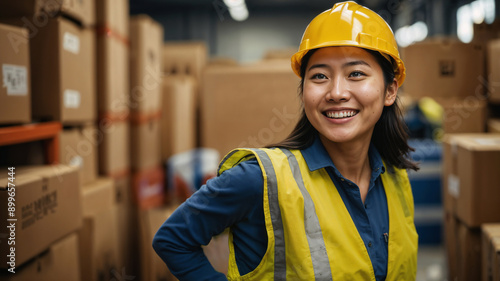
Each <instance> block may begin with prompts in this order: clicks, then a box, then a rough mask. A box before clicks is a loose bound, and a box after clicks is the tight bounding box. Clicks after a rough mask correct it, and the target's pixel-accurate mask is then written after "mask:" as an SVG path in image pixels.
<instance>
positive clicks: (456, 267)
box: [445, 213, 482, 280]
mask: <svg viewBox="0 0 500 281" xmlns="http://www.w3.org/2000/svg"><path fill="white" fill-rule="evenodd" d="M445 239H446V257H447V268H448V270H447V271H448V279H447V280H481V273H482V272H481V270H482V267H481V266H482V264H481V229H480V228H478V227H475V228H469V227H467V226H466V225H465V224H463V223H462V222H461V221H460V220H458V219H457V218H456V217H455V216H454V215H452V214H450V213H446V214H445Z"/></svg>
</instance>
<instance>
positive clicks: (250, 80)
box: [200, 62, 300, 155]
mask: <svg viewBox="0 0 500 281" xmlns="http://www.w3.org/2000/svg"><path fill="white" fill-rule="evenodd" d="M298 85H299V78H298V77H297V76H296V75H295V74H294V73H293V72H292V70H291V68H290V63H289V62H287V63H284V62H281V63H278V62H267V63H265V62H262V63H259V64H258V65H249V66H216V67H208V68H207V69H206V71H205V74H204V78H203V89H202V95H201V97H200V98H201V105H200V110H201V118H200V122H201V136H200V138H201V146H202V147H207V148H215V149H217V150H218V151H219V153H220V154H221V155H225V154H226V153H228V152H229V151H230V150H231V149H234V148H236V147H262V146H265V145H267V144H271V143H276V142H278V141H281V140H283V139H284V138H285V137H286V136H288V135H289V134H290V132H291V131H292V129H293V128H294V127H295V125H296V123H297V121H298V119H299V117H300V99H299V97H298V94H297V87H298Z"/></svg>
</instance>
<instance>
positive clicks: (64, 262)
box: [0, 233, 81, 281]
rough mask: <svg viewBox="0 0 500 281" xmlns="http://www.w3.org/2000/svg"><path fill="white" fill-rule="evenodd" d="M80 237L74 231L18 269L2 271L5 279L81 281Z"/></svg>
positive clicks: (11, 280) (22, 280)
mask: <svg viewBox="0 0 500 281" xmlns="http://www.w3.org/2000/svg"><path fill="white" fill-rule="evenodd" d="M78 251H79V247H78V237H77V235H76V234H75V233H72V234H70V235H68V236H66V237H64V238H62V239H61V240H58V241H57V242H55V243H53V244H52V245H51V246H50V248H49V249H48V251H46V252H44V253H42V254H41V255H39V256H37V257H36V258H35V259H34V260H32V261H30V262H29V263H27V264H25V265H24V266H23V267H21V268H19V270H16V273H14V274H12V273H4V272H2V273H0V279H2V280H5V281H33V280H36V281H54V280H68V281H69V280H72V281H80V280H81V279H80V262H79V261H80V260H79V256H78Z"/></svg>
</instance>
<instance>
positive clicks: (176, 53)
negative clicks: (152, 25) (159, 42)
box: [162, 41, 208, 81]
mask: <svg viewBox="0 0 500 281" xmlns="http://www.w3.org/2000/svg"><path fill="white" fill-rule="evenodd" d="M162 53H163V54H162V55H163V71H164V72H165V73H167V74H181V75H190V76H193V77H194V78H195V79H196V81H201V78H202V74H203V70H204V68H205V66H206V65H207V60H208V51H207V46H206V44H205V43H204V42H198V41H169V42H167V43H165V44H163V50H162Z"/></svg>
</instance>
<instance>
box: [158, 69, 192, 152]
mask: <svg viewBox="0 0 500 281" xmlns="http://www.w3.org/2000/svg"><path fill="white" fill-rule="evenodd" d="M162 109H163V113H162V118H161V142H160V143H161V155H162V160H163V161H165V160H167V159H168V158H169V157H170V156H172V155H174V154H177V153H181V152H185V151H188V150H190V149H193V148H195V147H196V124H197V123H196V120H197V118H196V81H195V79H194V78H193V77H191V76H186V75H170V76H165V77H164V78H163V98H162Z"/></svg>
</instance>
